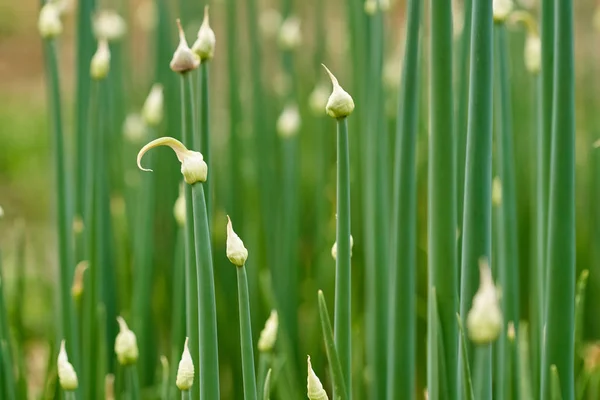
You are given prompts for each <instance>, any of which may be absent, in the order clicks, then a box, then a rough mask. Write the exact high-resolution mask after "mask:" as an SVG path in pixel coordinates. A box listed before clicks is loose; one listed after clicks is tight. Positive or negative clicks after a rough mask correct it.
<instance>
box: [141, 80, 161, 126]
mask: <svg viewBox="0 0 600 400" xmlns="http://www.w3.org/2000/svg"><path fill="white" fill-rule="evenodd" d="M163 110H164V96H163V87H162V85H161V84H160V83H155V84H154V85H152V89H150V94H148V97H146V101H145V102H144V107H142V116H143V117H144V121H145V122H146V124H148V125H149V126H158V125H159V124H160V123H161V122H162V119H163V115H164V111H163Z"/></svg>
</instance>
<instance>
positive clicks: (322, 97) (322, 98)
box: [308, 83, 329, 115]
mask: <svg viewBox="0 0 600 400" xmlns="http://www.w3.org/2000/svg"><path fill="white" fill-rule="evenodd" d="M328 99H329V89H328V88H327V86H325V85H324V84H322V83H319V84H318V85H317V86H315V88H314V89H313V91H312V92H311V93H310V96H309V97H308V106H309V107H310V110H311V111H312V113H313V114H314V115H323V110H324V109H325V107H326V106H327V100H328Z"/></svg>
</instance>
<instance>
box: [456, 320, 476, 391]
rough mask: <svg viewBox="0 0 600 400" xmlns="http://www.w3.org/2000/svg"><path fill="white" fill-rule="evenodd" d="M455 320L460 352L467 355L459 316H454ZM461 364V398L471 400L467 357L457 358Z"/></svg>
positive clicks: (470, 382)
mask: <svg viewBox="0 0 600 400" xmlns="http://www.w3.org/2000/svg"><path fill="white" fill-rule="evenodd" d="M456 320H457V324H458V334H459V336H460V351H461V352H462V354H467V339H466V337H465V330H464V328H463V323H462V319H461V318H460V315H459V314H456ZM459 361H460V364H461V370H460V378H461V380H460V381H459V385H461V386H462V391H461V393H462V398H463V399H464V400H473V399H474V397H475V396H474V395H473V383H472V381H471V367H470V364H469V358H468V357H459Z"/></svg>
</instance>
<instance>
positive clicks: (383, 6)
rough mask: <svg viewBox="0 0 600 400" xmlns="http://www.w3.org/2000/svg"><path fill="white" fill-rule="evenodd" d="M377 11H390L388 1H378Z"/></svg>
mask: <svg viewBox="0 0 600 400" xmlns="http://www.w3.org/2000/svg"><path fill="white" fill-rule="evenodd" d="M379 9H380V10H381V12H386V11H388V10H389V9H390V0H379Z"/></svg>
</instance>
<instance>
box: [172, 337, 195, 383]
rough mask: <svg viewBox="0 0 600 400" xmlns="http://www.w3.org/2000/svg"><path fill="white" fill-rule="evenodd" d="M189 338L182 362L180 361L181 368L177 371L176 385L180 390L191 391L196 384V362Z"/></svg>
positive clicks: (186, 339)
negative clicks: (191, 352) (193, 358)
mask: <svg viewBox="0 0 600 400" xmlns="http://www.w3.org/2000/svg"><path fill="white" fill-rule="evenodd" d="M188 340H189V338H185V343H184V345H183V354H182V355H181V361H179V368H178V369H177V379H176V383H175V384H176V385H177V387H178V388H179V390H190V388H191V387H192V385H193V384H194V361H193V360H192V355H191V354H190V349H189V348H188Z"/></svg>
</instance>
